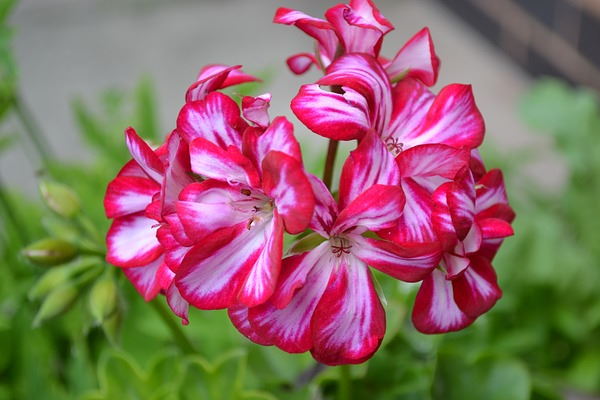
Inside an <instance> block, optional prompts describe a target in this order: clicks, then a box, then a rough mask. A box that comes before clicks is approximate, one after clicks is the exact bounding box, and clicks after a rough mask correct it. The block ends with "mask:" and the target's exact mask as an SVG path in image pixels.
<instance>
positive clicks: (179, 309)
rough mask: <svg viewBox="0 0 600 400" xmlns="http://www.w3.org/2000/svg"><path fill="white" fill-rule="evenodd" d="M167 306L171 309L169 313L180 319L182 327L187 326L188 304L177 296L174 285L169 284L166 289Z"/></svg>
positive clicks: (177, 291)
mask: <svg viewBox="0 0 600 400" xmlns="http://www.w3.org/2000/svg"><path fill="white" fill-rule="evenodd" d="M167 304H168V305H169V307H170V308H171V311H173V314H175V315H177V316H178V317H179V318H181V323H182V324H183V325H188V324H189V323H190V320H189V317H188V311H189V308H190V304H189V303H188V302H187V301H185V299H184V298H183V297H181V294H179V290H178V289H177V286H175V284H174V283H171V285H170V286H169V288H168V289H167Z"/></svg>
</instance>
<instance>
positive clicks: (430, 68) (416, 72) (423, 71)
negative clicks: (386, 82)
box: [385, 27, 440, 86]
mask: <svg viewBox="0 0 600 400" xmlns="http://www.w3.org/2000/svg"><path fill="white" fill-rule="evenodd" d="M385 69H386V72H387V73H388V75H389V76H390V77H391V79H392V80H394V78H395V77H401V76H403V75H404V74H406V77H410V78H415V79H419V80H420V81H421V82H423V83H424V84H425V85H427V86H433V85H435V82H436V81H437V77H438V72H439V69H440V59H439V58H438V57H437V55H436V54H435V49H434V46H433V40H431V34H430V32H429V28H427V27H425V28H423V29H421V30H420V31H419V32H417V33H416V34H415V35H414V36H413V37H412V38H410V40H409V41H408V42H406V44H405V45H404V46H402V48H401V49H400V51H398V53H397V54H396V56H395V57H394V59H393V60H392V61H391V62H390V63H389V64H388V65H386V67H385Z"/></svg>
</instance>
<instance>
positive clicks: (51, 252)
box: [23, 238, 77, 266]
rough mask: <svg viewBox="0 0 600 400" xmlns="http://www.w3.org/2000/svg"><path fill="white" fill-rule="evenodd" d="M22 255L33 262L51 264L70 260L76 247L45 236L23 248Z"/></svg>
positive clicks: (74, 253) (75, 252) (75, 251)
mask: <svg viewBox="0 0 600 400" xmlns="http://www.w3.org/2000/svg"><path fill="white" fill-rule="evenodd" d="M23 255H24V256H25V257H26V258H27V259H28V260H29V261H31V262H33V263H35V264H38V265H47V266H52V265H57V264H62V263H64V262H67V261H69V260H72V259H73V258H74V257H75V256H76V255H77V248H76V247H75V246H73V245H72V244H71V243H69V242H67V241H64V240H62V239H56V238H46V239H42V240H38V241H37V242H35V243H32V244H30V245H29V246H27V247H26V248H24V249H23Z"/></svg>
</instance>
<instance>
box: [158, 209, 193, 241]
mask: <svg viewBox="0 0 600 400" xmlns="http://www.w3.org/2000/svg"><path fill="white" fill-rule="evenodd" d="M163 220H164V222H166V223H167V224H168V227H169V232H170V233H171V235H172V236H173V238H175V240H176V241H177V242H178V243H179V244H181V245H182V246H186V247H191V246H193V245H194V244H195V243H194V241H193V240H192V239H190V237H189V236H188V235H187V233H186V232H185V229H184V228H183V224H182V223H181V220H180V219H179V216H178V215H177V214H176V213H173V214H167V215H164V216H163Z"/></svg>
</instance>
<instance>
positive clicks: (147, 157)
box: [125, 127, 165, 183]
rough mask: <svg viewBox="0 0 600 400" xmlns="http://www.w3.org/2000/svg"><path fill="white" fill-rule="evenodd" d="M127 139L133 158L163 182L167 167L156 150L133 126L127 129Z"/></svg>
mask: <svg viewBox="0 0 600 400" xmlns="http://www.w3.org/2000/svg"><path fill="white" fill-rule="evenodd" d="M125 141H126V142H127V148H128V149H129V153H131V156H132V157H133V159H134V160H135V161H136V162H137V163H138V165H139V166H140V167H141V168H142V169H143V170H144V172H145V173H146V174H147V175H148V176H149V177H150V178H151V179H153V180H154V181H156V182H157V183H160V182H162V176H163V174H164V172H165V168H164V166H163V164H162V162H161V161H160V159H159V158H158V156H157V155H156V153H155V152H154V150H152V149H151V148H150V146H148V144H147V143H146V142H144V140H143V139H142V138H141V137H139V136H138V134H137V133H136V132H135V130H134V129H133V128H131V127H129V128H127V129H126V130H125Z"/></svg>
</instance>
